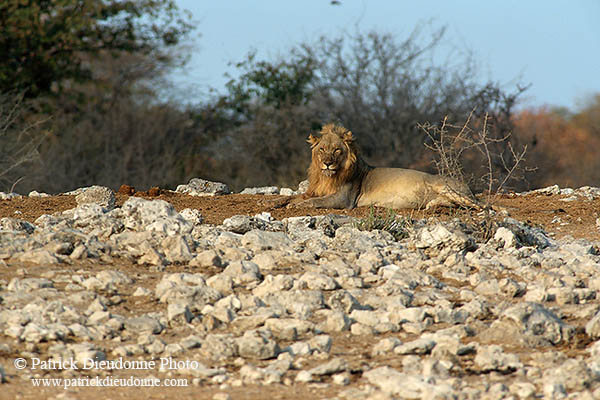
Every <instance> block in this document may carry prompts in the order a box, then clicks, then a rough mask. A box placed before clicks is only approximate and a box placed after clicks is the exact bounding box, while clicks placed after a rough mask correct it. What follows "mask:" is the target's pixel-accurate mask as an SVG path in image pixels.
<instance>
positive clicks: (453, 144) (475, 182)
mask: <svg viewBox="0 0 600 400" xmlns="http://www.w3.org/2000/svg"><path fill="white" fill-rule="evenodd" d="M488 121H489V115H488V114H487V113H486V114H485V115H484V116H483V117H482V118H481V119H476V118H473V112H471V113H470V114H469V116H468V117H467V119H466V120H465V122H464V123H463V124H459V125H455V124H452V123H450V122H448V118H447V117H446V118H444V120H443V121H442V123H441V124H440V125H439V126H437V125H432V124H429V123H425V124H420V125H419V127H420V128H421V129H422V130H423V132H424V133H425V134H426V136H427V139H428V140H426V141H425V147H426V148H428V149H429V150H431V151H432V152H433V155H434V161H433V162H434V164H435V166H436V168H437V170H438V173H439V174H441V175H445V176H449V177H452V178H454V179H458V180H460V181H463V182H465V183H470V184H471V186H475V187H481V188H483V189H484V191H485V194H486V196H487V198H488V202H489V201H491V198H492V196H493V195H495V194H497V193H500V192H502V191H505V190H507V189H509V188H511V187H514V184H515V183H516V184H517V185H518V184H519V183H520V182H522V181H523V180H524V173H525V172H526V170H525V169H524V168H525V165H524V160H525V153H526V152H527V146H526V145H525V146H523V147H522V149H520V150H518V151H516V150H515V148H514V145H513V144H512V142H511V140H510V139H511V135H510V133H508V134H505V135H504V136H500V137H494V136H493V135H492V133H491V130H490V126H489V122H488ZM465 165H466V166H467V167H465ZM475 165H478V166H480V167H479V168H474V166H475ZM465 170H466V171H468V177H466V174H465ZM511 184H512V185H511Z"/></svg>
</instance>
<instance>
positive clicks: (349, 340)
mask: <svg viewBox="0 0 600 400" xmlns="http://www.w3.org/2000/svg"><path fill="white" fill-rule="evenodd" d="M134 195H136V196H142V197H146V198H158V199H162V200H165V201H168V202H169V203H171V204H173V205H174V206H175V208H176V209H177V210H182V209H184V208H194V209H198V210H199V211H200V212H201V213H202V215H203V216H204V222H205V223H209V224H220V223H221V222H222V221H223V219H225V218H227V217H230V216H232V215H236V214H245V215H255V214H257V213H260V212H270V213H271V215H272V216H273V217H275V218H277V219H282V218H285V217H290V216H300V215H315V214H330V213H336V214H345V215H351V216H355V217H367V216H369V214H370V213H372V212H375V213H377V214H379V215H386V214H387V213H388V212H389V211H388V210H384V209H374V210H371V209H369V208H364V207H363V208H356V209H354V210H331V209H324V210H315V209H302V208H295V209H288V208H277V207H276V206H275V204H276V203H278V202H279V201H280V200H281V199H283V196H269V195H267V196H264V195H239V194H233V195H226V196H215V197H193V196H189V195H183V194H179V193H174V192H170V191H163V190H154V191H152V192H151V193H148V192H145V193H135V194H134ZM128 197H129V194H124V193H117V205H121V204H123V202H124V201H126V200H127V198H128ZM562 199H563V197H561V196H556V195H552V196H546V195H527V196H516V195H503V196H500V197H498V198H497V199H495V201H494V204H495V205H496V206H500V207H503V208H504V209H505V210H506V211H507V212H508V213H509V214H510V216H511V217H513V218H515V219H518V220H521V221H526V222H528V223H529V224H531V225H534V226H539V227H541V228H543V229H544V230H546V231H547V232H549V233H550V234H551V235H552V236H553V237H555V238H561V237H564V236H567V235H570V236H572V237H575V238H586V239H590V240H600V228H599V227H598V226H597V222H596V220H597V219H598V218H600V199H597V200H594V201H589V200H585V199H580V200H577V201H562ZM75 206H76V203H75V198H74V196H68V195H58V196H50V197H41V198H30V197H20V198H15V199H11V200H0V218H3V217H13V218H15V217H16V218H21V219H24V220H27V221H31V222H33V221H34V220H35V219H36V218H38V217H39V216H40V215H42V214H52V213H56V212H61V211H64V210H67V209H70V208H73V207H75ZM397 213H398V214H400V215H404V216H407V217H412V218H415V219H417V218H439V219H442V220H445V219H449V218H456V217H458V218H461V220H463V219H465V218H466V219H471V220H473V218H474V219H475V220H477V217H476V213H475V212H473V211H465V210H462V211H461V210H448V209H441V210H437V211H433V212H424V211H398V212H397ZM99 267H101V266H99V265H98V264H94V263H92V262H89V261H88V262H80V263H75V264H72V265H66V266H65V265H58V266H56V267H54V268H56V270H55V271H49V270H48V267H47V266H40V265H24V264H22V263H20V264H19V263H11V262H7V267H0V280H4V281H5V282H10V280H11V279H12V278H14V277H20V278H22V277H23V276H53V274H72V273H75V272H77V273H78V274H83V275H86V274H90V275H91V274H95V273H97V271H98V268H99ZM168 268H169V272H177V271H187V272H190V269H191V268H190V267H189V266H185V265H182V266H169V267H168ZM110 269H115V270H121V271H123V272H125V273H127V274H128V275H129V276H131V277H135V280H136V283H135V285H132V287H131V288H129V290H128V291H124V292H123V293H119V296H120V298H121V299H122V304H118V305H117V306H116V307H115V308H111V311H114V312H116V313H119V314H121V315H123V316H127V315H128V314H133V313H134V310H135V314H138V315H139V313H140V311H142V312H148V311H152V310H155V309H156V308H157V307H163V306H164V305H159V304H158V303H156V302H154V301H153V300H151V299H146V300H140V299H139V298H135V297H133V296H131V295H132V293H133V291H134V290H135V289H136V288H137V287H139V286H143V287H146V288H149V289H151V290H153V289H154V287H155V286H156V284H157V282H158V281H159V280H160V279H161V275H162V273H160V272H150V271H148V268H147V267H144V266H140V265H137V264H128V263H122V264H115V265H110ZM192 272H202V273H207V274H208V275H210V274H211V271H198V270H197V269H194V271H192ZM48 274H50V275H48ZM0 307H2V306H1V298H0ZM436 327H437V325H436ZM438 328H439V327H438ZM191 333H193V332H192V331H191V330H190V332H188V333H184V335H188V334H191ZM381 339H382V336H377V337H373V338H364V337H356V336H353V335H351V334H350V333H349V332H345V333H340V334H336V335H335V336H334V337H333V343H334V347H333V349H332V351H331V356H332V357H336V356H341V357H344V358H346V359H349V360H354V361H351V363H357V365H356V366H355V367H356V370H360V368H359V367H360V365H359V364H360V363H371V362H373V361H375V360H372V359H371V356H370V354H368V353H365V354H361V353H360V352H361V350H360V349H361V348H364V345H365V341H370V342H372V343H369V346H370V345H372V344H373V343H376V342H378V341H379V340H381ZM404 339H409V338H403V340H404ZM0 342H1V341H0ZM0 344H1V343H0ZM39 346H40V347H39V348H37V349H33V350H35V351H37V352H38V353H39V354H40V355H43V354H44V352H45V349H44V348H43V346H47V345H46V344H43V343H42V344H40V345H39ZM9 347H10V353H6V352H3V350H2V349H1V348H0V365H2V366H3V367H4V369H5V372H6V373H7V375H8V376H9V379H8V383H6V384H2V385H0V399H36V400H38V399H46V398H55V399H57V400H58V399H63V400H64V399H90V400H91V399H95V398H104V399H122V398H127V399H137V398H147V399H170V398H179V399H188V398H189V399H192V398H193V399H212V398H213V396H214V395H215V394H216V393H221V392H223V393H228V394H229V395H230V396H231V399H233V400H238V399H248V400H259V399H297V400H300V399H302V400H304V399H306V398H315V399H317V398H319V399H320V398H329V397H333V396H335V394H336V393H338V392H339V391H340V390H341V388H340V387H333V388H332V386H335V385H331V383H330V382H329V381H330V380H331V379H330V378H324V381H323V382H317V383H311V384H291V382H288V385H285V384H284V385H281V384H276V385H268V386H262V387H261V386H256V385H254V386H253V385H250V386H249V385H244V386H242V387H228V388H227V389H225V390H221V389H219V387H218V385H214V384H211V385H208V384H205V383H202V382H201V383H200V384H199V385H192V384H191V378H189V379H188V380H189V381H190V382H189V386H187V387H169V388H165V387H163V388H157V387H145V388H144V387H121V388H118V387H102V388H96V387H94V388H91V387H87V388H84V387H80V388H77V389H71V390H68V391H65V390H64V389H63V388H56V387H54V388H53V387H46V388H42V387H37V388H36V387H33V385H32V384H31V383H29V382H27V381H26V380H22V379H20V378H17V377H14V378H11V376H14V375H13V374H15V373H16V371H15V369H14V367H13V361H14V360H15V358H17V357H22V355H20V354H22V353H21V352H22V351H24V350H25V349H27V345H25V344H19V345H15V344H14V343H13V342H12V341H11V343H9ZM581 347H582V346H580V345H578V344H577V343H574V344H572V349H570V351H575V352H577V351H583V350H580V348H581ZM28 350H30V351H31V350H32V349H28ZM200 361H202V360H200ZM381 361H385V362H386V363H387V364H388V365H390V366H392V367H394V366H398V367H399V365H396V364H398V363H399V361H398V360H397V357H396V359H395V360H394V359H391V358H390V359H389V360H387V361H386V360H378V363H379V362H381ZM311 362H312V361H311ZM315 363H318V362H317V361H315ZM206 365H210V363H206ZM255 365H257V366H259V367H261V366H265V365H266V363H261V362H257V363H256V364H255ZM222 367H224V368H228V369H231V368H234V366H233V365H231V364H224V365H222ZM351 367H352V365H351ZM465 367H466V369H468V365H466V366H465ZM132 372H134V371H127V376H134V375H135V373H132ZM110 375H111V374H110V373H107V375H106V376H110ZM42 377H49V378H58V377H64V376H63V375H60V374H58V373H50V374H47V375H46V376H42ZM159 377H160V378H163V377H164V374H160V375H159ZM170 377H171V378H181V376H179V375H173V376H170ZM358 377H359V375H355V374H352V378H351V381H352V382H354V381H356V380H357V379H358Z"/></svg>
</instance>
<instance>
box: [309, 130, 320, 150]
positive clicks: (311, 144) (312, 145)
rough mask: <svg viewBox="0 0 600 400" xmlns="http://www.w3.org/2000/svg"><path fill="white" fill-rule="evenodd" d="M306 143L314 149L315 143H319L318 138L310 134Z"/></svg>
mask: <svg viewBox="0 0 600 400" xmlns="http://www.w3.org/2000/svg"><path fill="white" fill-rule="evenodd" d="M306 141H307V142H308V143H310V147H315V146H316V145H317V143H319V138H317V137H314V136H313V135H312V133H311V134H310V135H308V139H306Z"/></svg>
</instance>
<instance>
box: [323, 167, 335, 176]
mask: <svg viewBox="0 0 600 400" xmlns="http://www.w3.org/2000/svg"><path fill="white" fill-rule="evenodd" d="M321 172H323V175H325V176H333V175H335V173H336V172H337V170H336V169H335V168H322V169H321Z"/></svg>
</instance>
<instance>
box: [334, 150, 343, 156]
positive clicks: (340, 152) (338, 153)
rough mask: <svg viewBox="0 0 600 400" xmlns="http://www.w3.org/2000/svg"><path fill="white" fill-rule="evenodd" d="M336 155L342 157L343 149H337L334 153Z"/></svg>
mask: <svg viewBox="0 0 600 400" xmlns="http://www.w3.org/2000/svg"><path fill="white" fill-rule="evenodd" d="M334 153H335V154H336V155H340V154H342V150H341V149H335V152H334Z"/></svg>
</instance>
